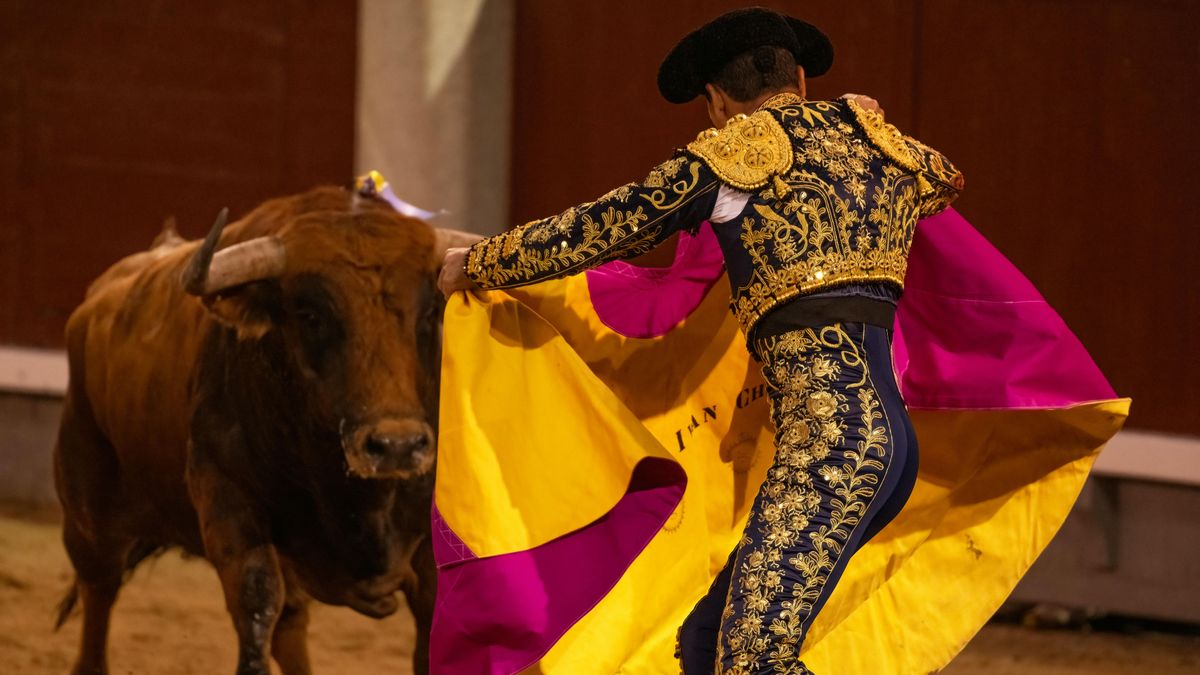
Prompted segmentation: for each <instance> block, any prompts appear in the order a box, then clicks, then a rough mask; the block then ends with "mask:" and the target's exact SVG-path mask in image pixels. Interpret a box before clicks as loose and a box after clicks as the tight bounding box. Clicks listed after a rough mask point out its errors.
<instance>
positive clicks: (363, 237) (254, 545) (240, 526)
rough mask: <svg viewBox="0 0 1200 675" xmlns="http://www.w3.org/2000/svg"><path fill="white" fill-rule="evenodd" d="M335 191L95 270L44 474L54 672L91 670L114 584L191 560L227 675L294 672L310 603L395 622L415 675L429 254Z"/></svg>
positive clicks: (424, 536) (428, 385)
mask: <svg viewBox="0 0 1200 675" xmlns="http://www.w3.org/2000/svg"><path fill="white" fill-rule="evenodd" d="M464 238H465V240H466V241H470V240H471V238H470V236H469V235H463V234H461V233H447V232H443V231H438V230H434V229H433V228H431V227H429V226H428V225H427V224H425V223H423V222H421V221H419V220H414V219H410V218H405V217H403V216H401V215H399V214H397V213H396V212H395V211H394V210H392V208H391V207H390V206H388V205H387V204H386V203H384V202H382V201H380V200H377V199H374V198H370V197H365V196H360V195H358V194H355V193H353V192H350V191H345V190H341V189H338V188H318V189H315V190H312V191H310V192H307V193H304V194H300V195H296V196H292V197H286V198H282V199H276V200H272V201H268V202H265V203H264V204H262V205H261V206H259V207H258V208H256V209H255V210H253V211H252V212H251V213H249V214H248V215H247V216H246V217H244V218H243V219H241V220H240V221H238V222H237V223H234V224H231V225H230V226H229V227H228V228H226V227H225V218H224V214H222V215H221V216H220V217H218V220H217V223H216V224H215V225H214V226H213V228H212V231H211V232H210V233H209V235H208V237H207V238H206V239H205V240H204V241H202V242H184V241H182V240H181V239H179V238H178V237H172V236H168V237H165V238H160V242H159V245H157V246H156V247H154V248H153V249H151V250H149V251H145V252H142V253H139V254H135V255H133V256H130V257H129V258H126V259H124V260H122V261H121V262H119V263H117V264H116V265H114V266H113V267H112V268H111V269H109V270H108V271H107V272H105V273H104V274H103V275H102V276H101V277H100V278H99V279H97V280H96V281H95V282H94V283H93V284H92V286H91V288H90V289H89V290H88V293H87V295H86V297H85V300H84V302H83V303H82V304H81V305H80V307H79V308H78V309H77V310H76V311H75V312H74V313H73V314H72V315H71V317H70V319H69V320H68V323H67V328H66V343H67V354H68V359H69V364H70V384H69V386H68V391H67V394H66V399H65V403H64V408H63V416H62V420H61V424H60V429H59V434H58V439H57V445H56V448H55V451H54V473H55V482H56V488H57V491H58V496H59V500H60V502H61V504H62V507H63V513H64V522H63V533H62V535H63V543H64V545H65V548H66V550H67V553H68V556H69V558H70V560H71V563H72V565H73V567H74V569H75V573H76V576H75V582H74V584H73V586H72V588H71V590H70V591H69V592H68V594H67V596H66V598H65V599H64V600H63V603H62V605H61V606H60V611H59V617H58V624H59V625H61V624H62V623H63V621H65V620H66V619H67V618H68V616H69V615H70V614H71V612H72V608H73V607H74V605H75V604H76V603H77V602H78V601H80V600H81V601H82V610H83V631H82V641H81V645H80V649H79V653H78V656H77V660H76V663H75V666H74V671H73V672H74V673H77V674H83V673H87V674H93V673H106V672H107V656H106V652H107V641H108V628H109V619H110V616H111V612H112V607H113V604H114V603H115V601H116V598H117V594H118V591H119V589H120V587H121V584H122V582H123V580H124V579H125V578H127V576H128V575H129V574H130V573H131V572H132V570H133V569H134V568H135V567H136V566H137V565H138V564H139V563H140V562H141V561H143V560H145V559H146V558H147V557H150V556H152V555H154V554H155V553H157V552H160V551H162V550H165V549H167V548H172V547H177V548H182V549H183V550H184V551H186V552H188V553H190V554H194V555H197V556H203V557H204V558H206V559H207V560H208V561H210V562H211V563H212V565H213V566H214V567H215V569H216V572H217V574H218V576H219V578H220V582H221V587H222V590H223V592H224V597H225V604H226V607H227V609H228V612H229V614H230V616H231V617H232V620H233V625H234V628H235V630H236V634H237V639H238V664H237V672H238V673H244V674H251V673H253V674H264V675H265V674H266V673H269V672H270V671H269V659H270V658H271V657H274V659H275V661H276V662H277V663H278V664H279V667H280V668H281V670H282V671H283V672H284V673H288V674H292V673H308V672H310V665H309V659H308V653H307V646H306V645H307V636H306V629H307V623H308V605H309V603H310V602H311V600H313V599H315V600H317V601H320V602H323V603H328V604H332V605H345V606H349V607H351V608H352V609H354V610H356V611H358V612H360V613H362V614H365V615H367V616H371V617H384V616H387V615H390V614H392V613H393V612H395V611H396V610H397V607H398V605H399V600H398V598H397V593H399V592H402V593H403V594H404V595H405V597H406V598H407V601H408V606H409V607H410V608H411V611H412V612H413V615H414V617H415V619H416V622H417V635H418V643H417V645H416V648H415V653H414V669H415V670H416V671H417V672H425V671H426V670H427V668H428V665H427V662H428V633H429V626H430V621H431V618H432V611H433V600H434V595H435V576H434V572H435V570H434V565H433V558H432V549H431V541H430V524H429V512H430V504H431V499H432V469H433V466H434V463H435V433H434V429H435V428H436V426H437V423H436V415H437V395H438V392H437V389H438V366H439V358H440V355H439V348H440V338H439V336H440V320H441V309H442V301H441V298H440V295H439V294H438V293H437V291H436V289H435V285H434V284H435V274H436V271H437V267H438V263H439V262H440V259H441V255H442V252H443V251H444V250H445V248H446V246H448V245H450V244H451V243H458V244H460V245H461V244H462V243H464Z"/></svg>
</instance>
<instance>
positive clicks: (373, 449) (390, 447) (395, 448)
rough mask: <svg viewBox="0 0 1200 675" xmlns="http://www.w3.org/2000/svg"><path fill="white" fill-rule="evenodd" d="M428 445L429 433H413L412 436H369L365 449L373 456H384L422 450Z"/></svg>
mask: <svg viewBox="0 0 1200 675" xmlns="http://www.w3.org/2000/svg"><path fill="white" fill-rule="evenodd" d="M428 447H429V435H428V434H412V435H410V436H370V437H368V438H367V442H366V444H365V448H364V449H365V450H366V451H367V454H368V455H371V456H372V457H384V456H386V455H390V454H397V453H404V452H421V451H424V450H425V449H427V448H428Z"/></svg>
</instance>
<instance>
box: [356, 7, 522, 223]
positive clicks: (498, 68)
mask: <svg viewBox="0 0 1200 675" xmlns="http://www.w3.org/2000/svg"><path fill="white" fill-rule="evenodd" d="M514 17H515V13H514V0H362V1H361V4H360V11H359V61H358V112H357V117H358V119H357V129H356V140H355V166H356V168H357V170H358V171H359V172H360V173H362V172H365V171H368V170H371V169H375V170H378V171H380V172H381V173H382V174H383V175H384V176H385V177H386V178H387V179H388V181H389V182H390V183H391V184H392V187H393V188H394V189H395V191H396V194H397V195H398V196H399V197H401V198H402V199H405V200H407V201H409V202H412V203H413V204H416V205H418V206H420V207H422V208H425V209H428V210H432V211H436V210H440V209H446V210H448V211H449V212H450V214H449V216H447V220H446V222H445V224H446V225H448V226H451V227H458V228H462V229H466V230H470V231H474V232H479V233H482V234H494V233H497V232H500V231H503V230H504V229H506V226H507V224H508V223H506V222H505V221H506V216H507V213H508V195H509V175H508V174H509V151H510V145H511V143H510V137H511V134H510V125H511V117H512V49H513V29H514Z"/></svg>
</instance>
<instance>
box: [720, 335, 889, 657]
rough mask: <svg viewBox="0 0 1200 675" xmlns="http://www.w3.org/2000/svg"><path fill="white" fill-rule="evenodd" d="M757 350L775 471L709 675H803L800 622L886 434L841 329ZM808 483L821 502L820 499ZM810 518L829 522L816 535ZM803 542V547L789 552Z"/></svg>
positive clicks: (865, 490)
mask: <svg viewBox="0 0 1200 675" xmlns="http://www.w3.org/2000/svg"><path fill="white" fill-rule="evenodd" d="M756 351H757V352H758V353H759V355H760V356H761V357H762V358H763V374H764V376H765V378H766V380H767V382H768V385H769V386H770V387H771V389H772V396H771V407H772V411H771V416H772V420H773V422H774V423H775V429H776V436H775V443H776V450H775V453H776V454H775V463H774V464H773V465H772V467H771V469H770V470H769V472H768V473H767V478H766V481H765V482H764V483H763V485H762V487H761V488H760V499H761V508H758V506H759V503H758V502H756V509H758V510H757V511H756V512H752V513H751V517H750V520H749V521H748V523H747V525H746V527H747V534H746V536H744V537H743V540H742V543H741V549H740V550H739V551H738V555H737V557H736V565H737V567H735V570H734V575H735V576H734V578H733V582H732V583H731V584H730V598H729V600H727V602H726V607H725V611H724V615H723V617H722V631H723V632H722V634H721V635H720V636H719V637H718V643H717V645H718V659H717V661H718V666H719V668H720V667H722V666H723V664H727V663H730V664H732V665H731V666H729V667H727V668H725V669H724V670H720V671H719V672H723V673H725V674H726V675H749V674H751V673H759V672H763V671H764V670H768V671H769V672H774V673H807V672H808V671H807V669H805V668H804V666H803V664H801V663H800V661H799V650H800V645H801V643H802V641H803V639H804V631H805V620H806V619H807V618H809V617H810V615H811V613H812V609H813V606H814V603H815V602H816V601H817V600H818V599H819V597H820V596H821V593H822V591H823V589H824V587H825V583H826V581H827V579H828V576H829V573H830V572H831V570H832V569H833V567H834V565H835V564H836V563H837V561H838V559H839V558H840V557H841V555H842V554H843V552H844V547H845V545H846V543H847V541H848V540H849V539H850V537H851V535H852V534H853V532H854V529H855V527H856V526H857V525H858V524H859V522H860V520H861V519H862V517H863V516H864V515H865V513H866V510H867V507H868V505H869V504H870V502H871V499H872V498H873V497H874V496H875V490H876V486H877V485H878V483H879V482H880V480H881V476H882V475H883V473H884V471H885V466H884V464H883V462H882V461H881V460H883V459H884V457H885V456H886V454H887V452H888V446H889V442H890V441H889V435H888V434H889V427H888V425H887V423H886V421H884V414H883V412H882V403H881V402H880V400H879V397H878V395H877V393H876V391H875V388H874V386H873V385H872V383H871V380H870V373H869V370H868V366H867V362H866V355H865V353H864V350H863V348H862V346H861V345H860V344H857V343H855V341H854V340H853V339H852V338H851V337H850V336H849V335H848V334H847V333H846V331H845V329H844V328H843V327H842V326H840V325H838V326H829V327H825V328H820V329H802V330H797V331H792V332H788V333H784V334H783V335H780V336H777V337H774V338H767V339H764V340H759V341H757V343H756ZM858 372H861V373H862V375H861V377H857V378H856V377H854V376H853V373H858ZM846 380H849V381H848V382H847V381H846ZM851 427H853V428H854V431H855V435H854V436H855V439H856V440H854V442H853V443H852V444H851V443H849V442H848V441H847V438H846V436H847V430H848V429H850V428H851ZM815 463H820V468H819V469H816V470H814V467H813V465H814V464H815ZM817 481H820V482H822V483H824V484H825V485H826V486H827V489H828V491H829V492H831V493H832V495H833V496H832V497H831V498H829V499H828V500H823V499H822V496H821V492H820V491H818V490H817V489H816V488H815V487H814V484H815V483H816V482H817ZM819 516H823V519H824V520H826V521H827V524H823V525H820V526H815V527H814V522H813V521H814V520H815V519H817V518H818V517H819ZM751 534H753V535H755V536H753V537H751V536H750V535H751ZM802 537H806V538H807V539H808V542H809V547H808V550H807V551H806V552H803V553H792V554H789V553H788V552H789V551H794V550H795V549H796V548H797V547H798V546H799V545H800V544H801V543H802V541H803V540H802V539H801V538H802ZM735 594H736V604H738V605H740V608H739V609H740V613H739V614H738V615H737V616H734V612H735V611H737V610H735V601H734V598H735Z"/></svg>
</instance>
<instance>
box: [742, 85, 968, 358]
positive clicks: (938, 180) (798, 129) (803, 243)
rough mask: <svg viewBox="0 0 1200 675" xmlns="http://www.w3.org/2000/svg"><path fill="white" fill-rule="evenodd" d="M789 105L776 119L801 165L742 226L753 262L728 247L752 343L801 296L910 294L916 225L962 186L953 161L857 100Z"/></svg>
mask: <svg viewBox="0 0 1200 675" xmlns="http://www.w3.org/2000/svg"><path fill="white" fill-rule="evenodd" d="M782 103H783V105H781V106H780V107H777V108H774V109H772V110H771V112H772V114H774V115H777V116H778V118H779V119H780V121H781V123H782V124H783V125H784V126H785V127H786V128H787V129H788V133H789V135H790V136H791V138H792V144H793V147H794V149H795V162H794V163H793V166H792V168H791V170H790V171H788V172H787V174H785V175H784V176H782V177H781V180H782V182H783V183H784V184H785V185H784V187H782V188H781V187H779V186H776V185H772V186H769V187H766V188H765V189H763V190H760V191H759V192H758V194H757V199H756V200H755V202H754V203H753V205H752V209H751V210H752V211H753V213H751V214H749V215H746V216H744V217H743V218H742V219H741V220H740V230H741V232H740V241H741V244H742V248H743V249H744V253H742V252H741V251H737V252H734V253H733V255H734V256H743V255H744V256H745V259H744V260H741V261H737V260H730V258H729V256H730V247H728V246H727V247H726V256H727V257H726V261H727V267H728V268H729V270H730V281H731V285H732V286H733V288H734V292H733V298H732V300H731V302H730V307H731V309H732V311H733V313H734V315H735V316H736V317H737V319H738V322H739V323H740V324H741V326H742V330H743V332H744V333H745V334H746V335H748V336H749V335H752V334H753V330H754V327H755V325H756V324H757V322H758V320H759V319H760V318H762V317H763V316H764V315H766V314H767V313H768V312H770V311H771V310H772V309H774V308H775V307H776V306H778V305H780V304H782V303H784V302H786V301H788V300H791V299H792V298H795V297H797V296H800V295H804V294H808V293H813V292H816V291H819V290H821V289H824V288H828V287H832V286H836V285H842V284H847V283H873V282H877V283H886V284H890V285H893V286H896V287H902V286H903V284H904V275H905V272H906V271H907V267H908V250H909V246H910V244H911V242H912V235H913V231H914V229H915V227H916V223H917V220H918V219H919V218H920V217H921V216H923V215H930V214H931V213H935V212H936V211H938V210H941V209H942V208H945V206H947V205H948V204H949V201H950V200H951V199H953V197H954V195H956V194H957V188H958V187H961V185H962V179H961V175H960V174H958V173H957V171H956V170H955V169H954V168H953V166H952V165H950V163H949V161H948V160H946V159H945V158H944V157H942V156H941V155H939V154H938V153H936V152H935V151H933V150H930V149H929V148H927V147H926V146H923V145H920V144H919V143H917V142H916V141H914V140H912V139H910V138H908V137H906V136H903V135H902V134H900V132H899V131H896V130H895V127H892V126H891V125H886V123H884V122H883V121H882V117H880V116H878V115H877V114H876V113H874V112H872V111H869V110H866V109H863V108H861V106H858V105H857V104H856V103H854V102H853V101H817V102H808V101H799V100H795V99H793V100H791V101H783V102H782ZM856 111H857V112H856ZM883 125H886V129H884V128H883ZM892 132H894V135H893V133H892ZM955 176H958V177H957V179H956V178H955ZM956 186H957V187H956Z"/></svg>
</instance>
